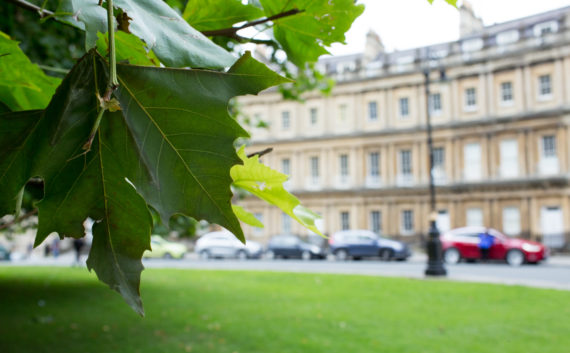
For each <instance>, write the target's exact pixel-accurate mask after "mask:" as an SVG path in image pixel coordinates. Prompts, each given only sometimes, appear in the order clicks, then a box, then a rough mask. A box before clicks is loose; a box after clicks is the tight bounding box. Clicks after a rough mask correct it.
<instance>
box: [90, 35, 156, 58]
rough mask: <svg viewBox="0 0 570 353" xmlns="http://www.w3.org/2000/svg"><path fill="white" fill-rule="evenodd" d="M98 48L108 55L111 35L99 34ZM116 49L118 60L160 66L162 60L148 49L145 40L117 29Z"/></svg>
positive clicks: (100, 51)
mask: <svg viewBox="0 0 570 353" xmlns="http://www.w3.org/2000/svg"><path fill="white" fill-rule="evenodd" d="M97 50H98V51H99V53H101V54H105V55H108V52H109V36H107V35H105V34H101V33H99V34H98V39H97ZM115 50H116V52H115V55H116V58H117V62H127V63H129V64H132V65H140V66H160V61H159V60H158V58H157V57H156V55H155V54H154V53H153V52H152V50H150V51H147V50H146V49H145V44H144V42H143V41H141V40H140V39H139V38H138V37H136V36H134V35H132V34H128V33H125V32H121V31H117V32H116V33H115Z"/></svg>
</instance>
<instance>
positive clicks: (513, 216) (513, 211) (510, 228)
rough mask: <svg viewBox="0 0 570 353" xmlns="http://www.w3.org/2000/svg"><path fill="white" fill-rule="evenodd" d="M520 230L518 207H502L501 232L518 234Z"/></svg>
mask: <svg viewBox="0 0 570 353" xmlns="http://www.w3.org/2000/svg"><path fill="white" fill-rule="evenodd" d="M520 232H521V214H520V211H519V209H518V207H505V208H503V233H505V234H506V235H519V234H520Z"/></svg>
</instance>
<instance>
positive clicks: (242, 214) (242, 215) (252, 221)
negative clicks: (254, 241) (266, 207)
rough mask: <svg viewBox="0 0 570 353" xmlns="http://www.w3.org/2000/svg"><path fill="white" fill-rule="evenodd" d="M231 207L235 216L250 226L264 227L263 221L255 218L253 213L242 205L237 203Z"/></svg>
mask: <svg viewBox="0 0 570 353" xmlns="http://www.w3.org/2000/svg"><path fill="white" fill-rule="evenodd" d="M232 209H233V211H234V213H235V215H236V216H237V218H239V220H240V221H242V222H243V223H245V224H249V225H250V226H253V227H257V228H263V227H264V225H263V223H261V221H260V220H259V219H257V218H255V215H254V214H253V213H251V212H247V211H246V210H245V209H244V208H243V207H241V206H238V205H232Z"/></svg>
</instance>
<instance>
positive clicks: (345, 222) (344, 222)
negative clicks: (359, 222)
mask: <svg viewBox="0 0 570 353" xmlns="http://www.w3.org/2000/svg"><path fill="white" fill-rule="evenodd" d="M340 229H341V230H349V229H350V219H349V214H348V212H346V211H344V212H341V213H340Z"/></svg>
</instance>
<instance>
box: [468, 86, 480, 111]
mask: <svg viewBox="0 0 570 353" xmlns="http://www.w3.org/2000/svg"><path fill="white" fill-rule="evenodd" d="M465 106H467V107H469V108H472V107H475V106H477V97H476V91H475V88H467V89H466V90H465Z"/></svg>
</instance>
